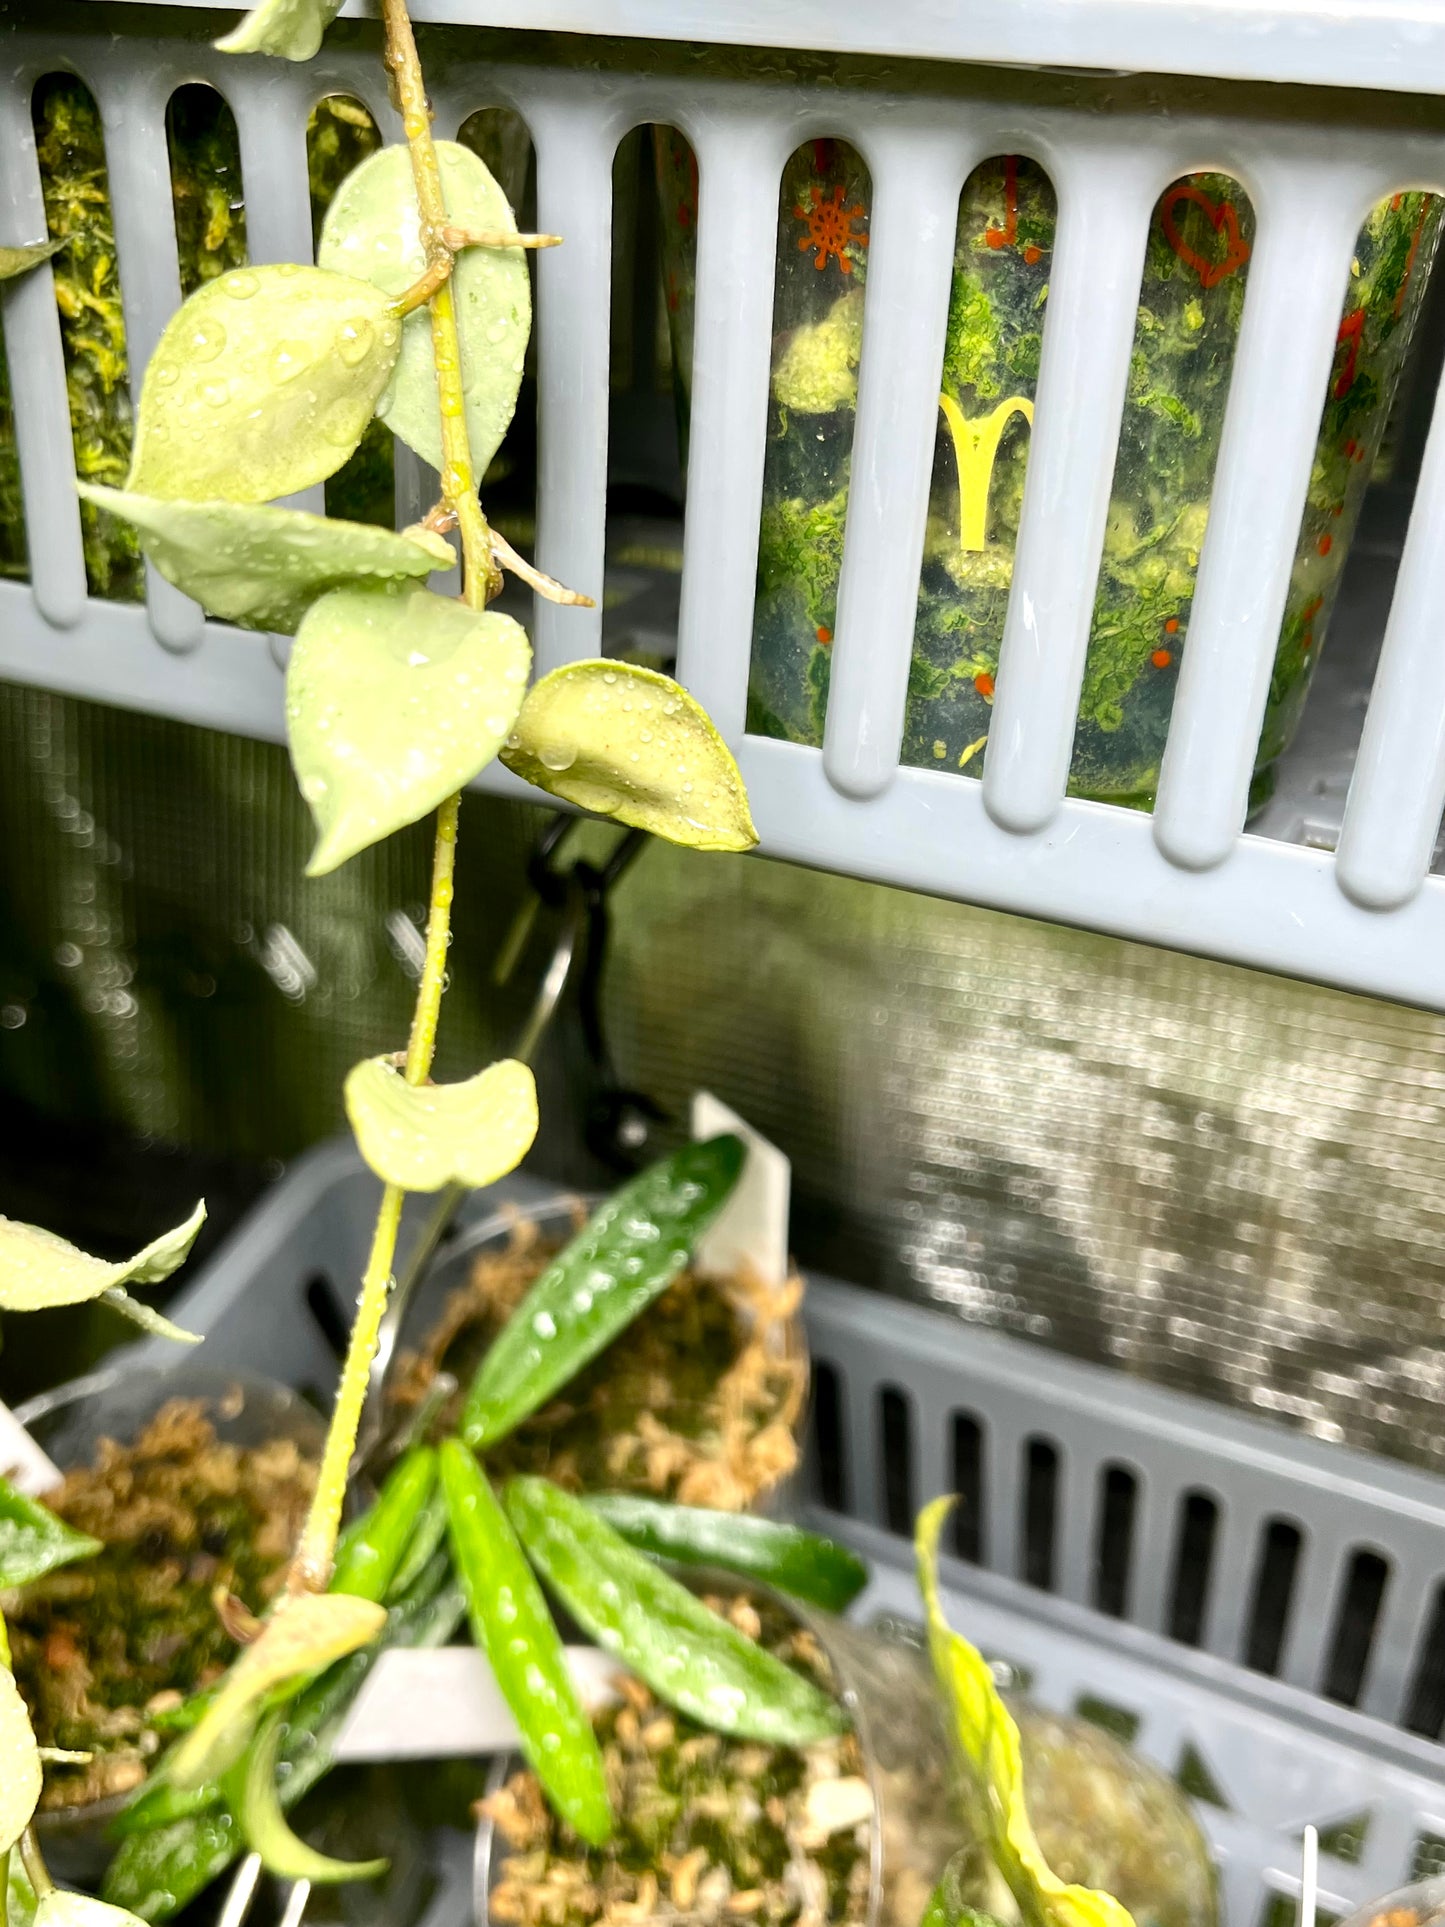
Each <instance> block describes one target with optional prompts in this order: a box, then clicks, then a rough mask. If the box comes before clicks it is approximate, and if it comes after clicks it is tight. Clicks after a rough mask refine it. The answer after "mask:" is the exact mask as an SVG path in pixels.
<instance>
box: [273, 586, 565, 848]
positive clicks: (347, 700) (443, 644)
mask: <svg viewBox="0 0 1445 1927" xmlns="http://www.w3.org/2000/svg"><path fill="white" fill-rule="evenodd" d="M531 659H532V652H531V649H530V648H529V646H528V643H527V637H526V632H525V631H524V630H523V629H522V628H521V626H520V625H519V624H518V623H515V622H513V620H512V618H511V617H510V616H504V615H501V614H499V613H498V612H497V611H495V610H485V611H481V610H476V609H469V608H467V607H466V605H465V604H464V603H460V602H454V601H449V600H448V599H447V598H446V597H444V596H439V595H433V594H432V593H431V592H430V591H429V590H426V589H413V590H410V591H405V592H403V593H401V594H399V595H392V594H387V593H386V592H385V591H382V590H376V589H337V590H335V591H334V592H333V593H332V594H331V595H328V596H323V597H322V599H321V601H320V602H318V603H315V604H314V605H313V606H312V608H311V610H310V612H309V613H308V614H307V616H306V619H305V621H304V622H303V623H302V624H301V628H300V630H299V632H298V634H297V637H296V645H295V647H294V648H293V650H292V651H291V661H290V664H289V665H288V667H287V671H286V724H287V731H288V734H289V736H290V739H291V762H292V765H293V766H294V768H295V771H296V780H297V781H298V783H299V784H300V785H301V794H302V795H303V796H304V797H305V798H306V801H307V802H308V803H309V804H310V805H311V813H312V815H313V816H314V817H315V818H316V824H317V828H318V829H319V830H320V832H321V840H320V842H319V843H318V844H317V846H316V848H315V850H314V852H313V853H312V857H311V861H310V863H309V864H308V865H307V870H306V873H307V875H308V876H325V875H326V873H327V872H328V871H330V870H334V869H335V868H336V867H337V865H338V864H341V863H345V861H346V860H347V858H348V857H353V856H355V855H356V853H357V851H358V850H364V849H366V848H367V847H368V846H369V845H370V844H372V843H379V842H380V841H381V840H382V838H383V837H387V836H390V835H391V833H392V831H393V830H399V829H401V828H402V827H403V825H404V824H407V823H415V822H417V821H418V819H419V818H421V817H423V816H425V815H426V814H427V812H428V810H434V809H435V808H436V806H437V805H438V803H441V802H444V801H445V799H446V798H447V797H448V796H450V795H451V794H452V793H453V791H455V790H459V789H461V788H462V787H463V785H464V784H467V783H470V782H471V780H472V778H473V777H474V776H475V775H476V774H477V772H478V771H479V770H481V769H484V768H485V767H486V765H487V764H488V763H490V762H491V760H492V758H493V757H494V756H495V755H496V753H497V751H498V749H499V748H500V747H501V745H502V743H503V742H504V741H505V740H506V736H507V732H508V730H509V729H510V728H511V727H512V724H513V723H514V722H515V721H516V719H517V711H518V708H519V706H520V704H521V700H522V694H523V691H524V690H525V688H526V683H527V671H528V668H529V666H530V663H531Z"/></svg>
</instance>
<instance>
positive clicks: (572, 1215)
mask: <svg viewBox="0 0 1445 1927" xmlns="http://www.w3.org/2000/svg"><path fill="white" fill-rule="evenodd" d="M600 1202H601V1198H600V1197H585V1198H582V1197H577V1196H575V1195H572V1194H560V1195H558V1196H557V1197H556V1198H555V1199H551V1200H549V1201H548V1202H547V1203H545V1204H543V1205H541V1206H539V1207H537V1208H536V1209H534V1210H533V1211H532V1212H530V1213H529V1214H528V1221H529V1222H530V1223H532V1224H535V1225H536V1227H537V1229H538V1230H539V1231H540V1232H541V1234H542V1236H543V1237H544V1238H546V1239H548V1240H549V1241H552V1242H559V1241H566V1240H567V1239H569V1238H570V1237H571V1236H572V1234H573V1232H574V1231H575V1229H576V1226H577V1222H578V1213H579V1211H581V1212H587V1211H590V1210H592V1209H593V1208H594V1207H595V1206H596V1205H597V1204H599V1203H600ZM516 1222H517V1220H516V1215H515V1213H512V1212H508V1211H499V1212H493V1213H491V1214H489V1215H488V1216H487V1217H485V1218H481V1219H478V1220H477V1221H476V1222H475V1223H473V1224H469V1225H465V1226H463V1228H462V1229H461V1230H460V1231H459V1232H458V1233H457V1234H455V1235H454V1236H453V1237H452V1238H450V1239H449V1240H448V1241H447V1243H446V1244H445V1245H444V1246H443V1247H442V1249H441V1250H440V1251H439V1252H438V1254H437V1256H436V1258H435V1260H434V1261H433V1263H432V1265H431V1268H430V1270H429V1271H428V1273H427V1275H426V1276H425V1278H423V1279H422V1281H421V1283H420V1284H419V1285H418V1287H417V1290H416V1294H415V1296H414V1298H413V1299H412V1302H411V1304H410V1305H409V1306H408V1308H407V1311H406V1316H405V1318H404V1320H403V1322H402V1327H401V1331H400V1333H399V1334H398V1338H397V1347H396V1354H397V1358H398V1360H400V1358H401V1356H402V1355H403V1354H405V1353H407V1352H408V1351H410V1352H412V1353H417V1352H419V1351H421V1350H422V1348H423V1347H424V1345H425V1343H426V1340H427V1337H428V1334H430V1333H431V1332H432V1331H433V1330H435V1329H436V1328H437V1327H438V1325H439V1323H440V1321H441V1320H442V1319H443V1317H444V1315H445V1312H446V1307H447V1301H448V1300H449V1298H450V1297H451V1296H452V1294H453V1293H454V1292H456V1291H458V1290H460V1289H461V1288H463V1287H464V1286H465V1285H466V1283H467V1280H468V1278H469V1277H470V1275H471V1271H472V1267H473V1266H474V1264H475V1263H476V1261H477V1259H478V1258H479V1257H480V1256H481V1255H482V1254H484V1253H487V1252H501V1251H504V1250H505V1249H506V1246H507V1244H508V1242H509V1240H510V1238H511V1236H512V1234H513V1231H514V1228H515V1226H516ZM727 1295H728V1298H729V1300H730V1302H731V1303H732V1304H733V1306H734V1308H735V1309H736V1311H737V1312H738V1314H739V1315H740V1317H741V1319H742V1321H743V1324H744V1326H745V1328H746V1329H749V1330H753V1331H757V1332H759V1333H760V1335H761V1338H762V1340H763V1344H764V1346H765V1348H766V1350H767V1352H768V1353H769V1354H770V1355H771V1356H773V1357H776V1358H777V1359H778V1360H779V1361H780V1362H782V1363H784V1364H786V1366H787V1368H788V1373H789V1377H790V1381H791V1389H790V1392H789V1395H788V1399H787V1404H786V1407H785V1409H784V1410H783V1411H782V1412H781V1413H780V1415H779V1420H778V1422H779V1423H782V1424H785V1425H786V1426H787V1428H788V1430H789V1431H790V1432H791V1434H792V1438H793V1454H794V1457H795V1459H796V1458H797V1456H799V1455H800V1452H801V1445H800V1439H799V1431H800V1428H801V1424H802V1419H803V1415H804V1412H805V1410H806V1406H807V1391H808V1341H807V1337H806V1334H805V1331H804V1327H803V1321H802V1317H801V1315H800V1313H799V1311H798V1308H797V1307H796V1306H792V1307H791V1308H790V1309H789V1310H788V1311H787V1312H786V1314H784V1315H781V1316H776V1317H774V1316H771V1315H767V1314H763V1315H762V1316H760V1314H759V1307H758V1303H757V1301H755V1300H754V1299H752V1298H750V1297H749V1296H748V1295H747V1293H746V1292H744V1291H732V1290H730V1291H729V1292H728V1294H727ZM642 1315H643V1317H644V1318H647V1317H649V1316H651V1315H652V1314H651V1313H650V1312H644V1313H643V1314H642ZM604 1356H605V1354H604ZM474 1362H475V1361H473V1360H467V1361H466V1365H467V1367H470V1365H471V1364H473V1363H474ZM396 1375H397V1374H396V1373H395V1371H394V1374H393V1376H394V1377H395V1376H396ZM662 1443H663V1449H664V1451H665V1450H666V1443H665V1440H664V1441H663V1442H662ZM539 1469H548V1470H550V1469H551V1468H539ZM795 1477H796V1472H795V1471H788V1472H787V1473H785V1474H783V1475H781V1476H779V1477H777V1478H775V1479H773V1480H771V1481H769V1482H768V1483H766V1484H765V1486H764V1487H763V1489H762V1490H760V1491H758V1492H757V1493H756V1494H755V1495H754V1496H753V1497H752V1499H751V1501H750V1505H749V1509H750V1510H753V1511H763V1512H774V1511H777V1510H778V1509H779V1508H780V1507H782V1506H784V1505H785V1504H786V1500H787V1496H788V1493H789V1491H790V1490H791V1489H792V1486H793V1483H794V1480H795ZM608 1483H609V1484H611V1485H613V1486H617V1487H621V1488H625V1489H628V1490H646V1489H649V1488H648V1487H647V1486H646V1483H645V1481H641V1482H640V1481H639V1479H638V1478H637V1477H636V1476H634V1470H628V1471H626V1472H624V1474H623V1475H622V1476H620V1477H618V1478H616V1479H612V1480H609V1481H608ZM662 1496H666V1495H662ZM687 1496H688V1497H689V1499H690V1501H691V1502H693V1503H697V1504H718V1503H719V1502H720V1501H719V1499H718V1498H717V1497H716V1496H713V1495H709V1494H708V1493H705V1492H700V1493H692V1494H689V1495H687ZM723 1497H724V1499H725V1497H726V1494H725V1493H724V1495H723ZM724 1509H728V1508H727V1507H726V1505H724Z"/></svg>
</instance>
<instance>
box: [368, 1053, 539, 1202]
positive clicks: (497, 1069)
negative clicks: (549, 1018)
mask: <svg viewBox="0 0 1445 1927" xmlns="http://www.w3.org/2000/svg"><path fill="white" fill-rule="evenodd" d="M346 1115H347V1117H348V1119H349V1120H350V1123H351V1128H352V1130H353V1131H355V1133H356V1143H357V1147H358V1149H359V1150H360V1152H361V1155H362V1157H364V1158H365V1160H366V1162H367V1163H368V1164H369V1165H370V1167H371V1169H372V1170H373V1171H375V1173H376V1175H377V1176H378V1177H379V1178H381V1179H382V1180H383V1181H384V1182H385V1183H387V1184H399V1185H400V1186H401V1188H402V1190H403V1191H440V1190H441V1188H442V1186H443V1185H445V1184H463V1185H466V1186H467V1187H468V1188H469V1189H470V1190H474V1191H478V1190H480V1189H481V1188H482V1186H483V1185H486V1184H495V1183H496V1181H497V1179H498V1178H502V1177H505V1176H506V1175H507V1173H508V1171H515V1170H516V1168H517V1166H518V1165H519V1164H520V1163H521V1162H522V1159H523V1158H524V1157H525V1156H526V1155H527V1153H528V1151H529V1150H530V1149H531V1148H532V1139H533V1138H534V1137H535V1136H536V1135H537V1086H536V1084H535V1083H534V1082H533V1080H532V1073H531V1072H530V1071H529V1070H528V1069H527V1066H526V1065H525V1064H519V1063H517V1062H516V1061H515V1060H514V1059H512V1058H503V1059H502V1061H501V1062H500V1063H499V1064H490V1065H488V1067H487V1069H486V1070H484V1071H480V1072H479V1073H478V1074H477V1076H475V1077H469V1078H467V1079H466V1081H465V1082H464V1083H461V1084H416V1085H413V1084H408V1083H407V1081H406V1079H405V1078H404V1077H403V1076H402V1074H401V1072H400V1071H399V1070H397V1069H396V1067H395V1066H394V1065H393V1064H391V1063H390V1062H389V1061H388V1060H387V1059H386V1058H384V1057H371V1058H368V1059H367V1060H366V1061H365V1063H361V1064H358V1065H357V1066H356V1067H355V1069H354V1070H353V1071H351V1072H350V1074H349V1075H348V1077H347V1079H346Z"/></svg>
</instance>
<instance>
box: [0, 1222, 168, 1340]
mask: <svg viewBox="0 0 1445 1927" xmlns="http://www.w3.org/2000/svg"><path fill="white" fill-rule="evenodd" d="M205 1221H206V1207H205V1205H204V1203H201V1204H198V1205H197V1206H196V1208H195V1210H194V1211H193V1212H192V1213H191V1215H190V1217H189V1218H187V1219H186V1221H185V1223H184V1224H180V1225H177V1226H176V1228H175V1229H174V1230H173V1231H167V1232H164V1233H163V1234H162V1235H161V1236H160V1237H159V1238H157V1239H155V1240H154V1242H153V1243H151V1244H148V1245H147V1246H146V1248H145V1250H144V1251H138V1252H137V1253H136V1255H135V1257H134V1258H129V1259H125V1260H123V1261H122V1262H121V1263H120V1264H110V1263H107V1262H106V1260H105V1259H103V1258H92V1257H91V1256H90V1254H89V1253H88V1252H84V1251H81V1250H80V1249H79V1248H78V1246H76V1245H73V1244H70V1243H68V1242H67V1240H66V1239H64V1238H57V1237H56V1235H55V1233H54V1232H53V1231H45V1230H43V1229H42V1228H41V1226H39V1225H37V1224H20V1223H18V1222H17V1221H16V1220H15V1219H13V1218H0V1310H4V1311H39V1310H41V1309H42V1308H43V1307H46V1306H50V1305H80V1304H84V1303H85V1302H86V1300H88V1299H91V1298H101V1297H104V1298H106V1299H107V1300H108V1301H109V1302H110V1303H112V1304H114V1305H115V1307H116V1309H117V1310H119V1311H123V1312H125V1313H126V1314H127V1316H135V1314H136V1312H137V1311H140V1312H141V1313H143V1315H144V1317H145V1318H146V1319H149V1320H153V1319H155V1318H156V1317H157V1316H158V1314H157V1313H154V1312H151V1311H150V1310H149V1309H148V1308H146V1307H138V1306H136V1304H135V1301H134V1299H132V1298H131V1297H130V1296H129V1295H128V1294H127V1293H126V1291H125V1290H124V1287H125V1286H126V1285H128V1284H136V1285H154V1284H159V1283H160V1281H161V1279H163V1278H169V1277H170V1275H171V1273H172V1272H173V1271H174V1270H175V1269H176V1268H177V1266H178V1265H180V1264H182V1263H184V1261H185V1259H186V1256H187V1255H188V1253H189V1252H190V1249H191V1246H192V1245H193V1244H194V1243H195V1242H196V1235H197V1233H198V1232H199V1231H200V1228H201V1226H202V1225H203V1224H204V1223H205ZM166 1324H167V1336H169V1337H182V1338H187V1339H190V1338H192V1337H193V1334H191V1333H189V1332H182V1331H181V1330H180V1328H179V1327H178V1326H174V1325H170V1324H169V1321H166Z"/></svg>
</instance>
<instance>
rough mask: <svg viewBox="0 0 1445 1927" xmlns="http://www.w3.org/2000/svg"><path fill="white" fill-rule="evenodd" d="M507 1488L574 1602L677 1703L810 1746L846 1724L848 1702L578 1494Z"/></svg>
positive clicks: (509, 1502) (691, 1712)
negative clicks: (712, 1603)
mask: <svg viewBox="0 0 1445 1927" xmlns="http://www.w3.org/2000/svg"><path fill="white" fill-rule="evenodd" d="M503 1498H504V1500H505V1503H506V1507H507V1516H508V1517H509V1518H510V1519H511V1521H512V1524H513V1525H514V1526H515V1527H516V1528H517V1536H518V1537H519V1538H520V1539H521V1541H522V1544H523V1546H524V1547H525V1548H526V1551H527V1557H528V1558H529V1559H530V1560H531V1561H532V1562H533V1564H534V1565H536V1566H537V1567H538V1569H539V1570H540V1571H541V1573H542V1576H543V1578H544V1579H545V1580H546V1581H547V1584H548V1585H549V1586H550V1587H551V1588H552V1590H553V1592H555V1593H556V1595H557V1597H558V1598H559V1599H560V1600H561V1601H562V1604H563V1605H564V1606H565V1607H566V1608H567V1610H568V1612H569V1613H571V1615H572V1617H573V1618H574V1619H575V1620H576V1621H577V1622H578V1624H579V1625H581V1626H584V1627H585V1628H586V1629H587V1631H588V1632H589V1633H591V1635H592V1637H593V1638H594V1639H595V1640H596V1641H597V1643H598V1645H599V1646H601V1647H602V1648H603V1650H604V1651H606V1652H609V1653H612V1654H614V1655H615V1656H616V1657H617V1658H618V1659H619V1660H621V1662H622V1663H623V1665H624V1666H627V1667H629V1668H630V1669H631V1671H633V1672H634V1673H636V1674H637V1675H638V1677H639V1678H640V1679H644V1680H646V1682H647V1684H648V1685H649V1686H650V1687H651V1688H652V1690H653V1692H654V1693H656V1694H657V1696H658V1698H659V1699H664V1700H666V1701H667V1703H668V1705H669V1706H675V1707H676V1708H677V1709H678V1711H679V1712H682V1713H686V1714H687V1715H688V1716H689V1717H690V1718H692V1719H695V1720H700V1721H701V1722H702V1724H703V1725H704V1726H711V1727H714V1728H715V1729H716V1730H717V1731H718V1732H719V1733H734V1734H737V1735H738V1736H739V1737H740V1738H742V1739H749V1740H762V1741H764V1742H765V1743H766V1744H767V1745H769V1746H811V1745H813V1744H814V1743H815V1742H816V1741H818V1740H825V1739H827V1738H829V1737H830V1736H831V1735H832V1734H835V1733H840V1732H842V1731H843V1730H844V1729H845V1728H846V1726H847V1724H848V1719H847V1715H846V1714H845V1713H844V1711H843V1709H842V1707H841V1706H839V1705H837V1704H836V1703H835V1702H834V1701H833V1700H830V1699H829V1698H828V1697H827V1696H826V1694H824V1693H821V1692H819V1690H818V1688H817V1687H816V1686H814V1684H813V1683H812V1681H811V1680H807V1679H804V1678H803V1676H802V1674H801V1673H795V1672H793V1671H792V1669H791V1668H790V1667H787V1666H785V1665H784V1664H783V1663H782V1661H781V1660H779V1659H775V1658H774V1657H773V1655H772V1654H771V1653H769V1652H765V1651H764V1649H763V1648H762V1647H761V1646H757V1645H755V1644H754V1643H753V1641H752V1640H750V1639H745V1638H744V1636H743V1635H742V1634H741V1633H740V1632H738V1631H737V1629H736V1628H735V1627H733V1626H730V1625H729V1624H728V1622H727V1621H726V1620H725V1619H723V1618H721V1617H720V1616H719V1615H718V1614H717V1613H715V1612H712V1611H711V1610H710V1609H709V1608H708V1607H707V1606H705V1605H703V1603H702V1601H701V1600H700V1599H699V1598H697V1596H696V1595H695V1594H693V1593H690V1592H689V1591H688V1590H687V1588H686V1587H685V1586H680V1585H679V1584H678V1583H677V1581H676V1580H675V1579H670V1578H669V1577H668V1576H667V1574H666V1573H665V1572H661V1571H659V1569H658V1568H657V1567H656V1566H655V1565H654V1564H653V1563H652V1561H651V1560H650V1559H649V1558H647V1556H646V1555H645V1554H644V1553H641V1552H635V1551H634V1550H633V1548H632V1547H631V1546H629V1545H628V1544H627V1542H626V1540H625V1539H622V1538H621V1537H619V1535H618V1534H617V1533H615V1532H614V1531H613V1530H612V1528H611V1526H609V1525H608V1524H607V1522H606V1521H605V1520H604V1519H601V1518H599V1517H598V1515H597V1514H596V1513H595V1512H592V1511H590V1510H589V1509H588V1507H587V1506H586V1505H584V1503H583V1502H582V1500H581V1499H576V1498H574V1497H573V1496H572V1494H571V1493H570V1492H564V1491H563V1490H562V1489H561V1487H560V1486H555V1485H552V1484H551V1483H550V1482H549V1481H548V1480H546V1479H513V1480H512V1481H511V1482H510V1483H509V1484H508V1486H507V1488H506V1491H505V1493H504V1494H503Z"/></svg>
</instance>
